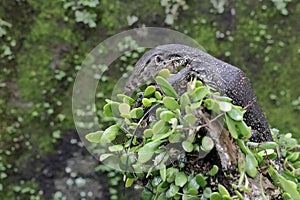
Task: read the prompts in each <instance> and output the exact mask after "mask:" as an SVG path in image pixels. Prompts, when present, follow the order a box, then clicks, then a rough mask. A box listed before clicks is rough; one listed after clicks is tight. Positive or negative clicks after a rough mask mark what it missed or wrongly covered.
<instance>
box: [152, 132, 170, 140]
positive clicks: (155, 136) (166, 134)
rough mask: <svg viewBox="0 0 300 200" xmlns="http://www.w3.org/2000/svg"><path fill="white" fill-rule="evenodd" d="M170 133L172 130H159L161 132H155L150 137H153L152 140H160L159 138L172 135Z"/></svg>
mask: <svg viewBox="0 0 300 200" xmlns="http://www.w3.org/2000/svg"><path fill="white" fill-rule="evenodd" d="M172 134H173V131H169V132H167V133H165V132H161V133H158V134H155V135H154V136H153V137H152V139H153V140H154V141H160V140H163V139H165V138H167V137H169V136H170V135H172Z"/></svg>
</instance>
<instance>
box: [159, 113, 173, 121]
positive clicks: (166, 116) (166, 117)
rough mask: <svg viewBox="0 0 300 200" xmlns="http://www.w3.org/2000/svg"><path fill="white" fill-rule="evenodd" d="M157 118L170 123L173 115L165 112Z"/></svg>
mask: <svg viewBox="0 0 300 200" xmlns="http://www.w3.org/2000/svg"><path fill="white" fill-rule="evenodd" d="M159 117H160V119H161V120H163V121H165V122H168V121H170V119H172V118H174V117H175V115H174V113H173V112H171V111H168V110H166V111H163V112H161V113H160V115H159Z"/></svg>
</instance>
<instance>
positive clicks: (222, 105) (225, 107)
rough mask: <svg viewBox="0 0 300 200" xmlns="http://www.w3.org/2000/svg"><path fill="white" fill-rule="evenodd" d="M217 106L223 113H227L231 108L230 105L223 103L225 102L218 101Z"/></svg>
mask: <svg viewBox="0 0 300 200" xmlns="http://www.w3.org/2000/svg"><path fill="white" fill-rule="evenodd" d="M218 104H219V108H220V110H221V111H223V112H228V111H230V110H231V108H232V106H231V103H228V102H225V101H219V102H218Z"/></svg>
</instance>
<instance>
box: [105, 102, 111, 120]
mask: <svg viewBox="0 0 300 200" xmlns="http://www.w3.org/2000/svg"><path fill="white" fill-rule="evenodd" d="M103 115H104V116H105V117H113V113H112V110H111V104H110V103H108V104H105V105H104V107H103Z"/></svg>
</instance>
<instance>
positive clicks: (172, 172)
mask: <svg viewBox="0 0 300 200" xmlns="http://www.w3.org/2000/svg"><path fill="white" fill-rule="evenodd" d="M177 173H178V169H177V168H173V167H170V168H168V169H167V179H166V181H167V182H169V183H172V182H174V181H175V177H176V175H177Z"/></svg>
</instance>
